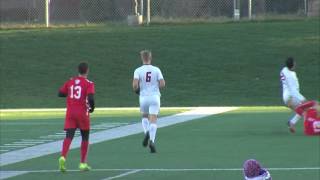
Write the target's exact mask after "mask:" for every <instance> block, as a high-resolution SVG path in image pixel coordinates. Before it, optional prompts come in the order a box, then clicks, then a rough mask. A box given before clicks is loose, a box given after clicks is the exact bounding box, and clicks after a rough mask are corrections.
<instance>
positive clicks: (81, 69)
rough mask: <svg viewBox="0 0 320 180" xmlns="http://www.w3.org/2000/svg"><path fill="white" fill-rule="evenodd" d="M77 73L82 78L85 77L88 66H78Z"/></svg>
mask: <svg viewBox="0 0 320 180" xmlns="http://www.w3.org/2000/svg"><path fill="white" fill-rule="evenodd" d="M78 72H79V74H80V75H82V76H87V75H88V73H89V65H88V63H85V62H82V63H80V64H79V65H78Z"/></svg>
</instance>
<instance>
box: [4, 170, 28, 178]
mask: <svg viewBox="0 0 320 180" xmlns="http://www.w3.org/2000/svg"><path fill="white" fill-rule="evenodd" d="M27 173H28V172H27V171H0V179H7V178H11V177H14V176H19V175H23V174H27Z"/></svg>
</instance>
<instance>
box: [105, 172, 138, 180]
mask: <svg viewBox="0 0 320 180" xmlns="http://www.w3.org/2000/svg"><path fill="white" fill-rule="evenodd" d="M140 171H141V170H132V171H128V172H125V173H122V174H119V175H117V176H111V177H107V178H104V179H102V180H112V179H117V178H122V177H125V176H129V175H130V174H135V173H138V172H140Z"/></svg>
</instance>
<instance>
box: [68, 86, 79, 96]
mask: <svg viewBox="0 0 320 180" xmlns="http://www.w3.org/2000/svg"><path fill="white" fill-rule="evenodd" d="M70 90H71V93H70V98H71V99H73V98H75V99H80V98H81V86H73V85H72V86H71V87H70Z"/></svg>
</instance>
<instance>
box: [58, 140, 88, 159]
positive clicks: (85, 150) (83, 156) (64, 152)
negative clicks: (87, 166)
mask: <svg viewBox="0 0 320 180" xmlns="http://www.w3.org/2000/svg"><path fill="white" fill-rule="evenodd" d="M71 142H72V139H70V138H65V139H64V140H63V145H62V152H61V156H63V157H65V158H66V157H67V154H68V152H69V148H70V144H71ZM88 147H89V142H88V141H82V142H81V163H85V162H86V160H87V154H88Z"/></svg>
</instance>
